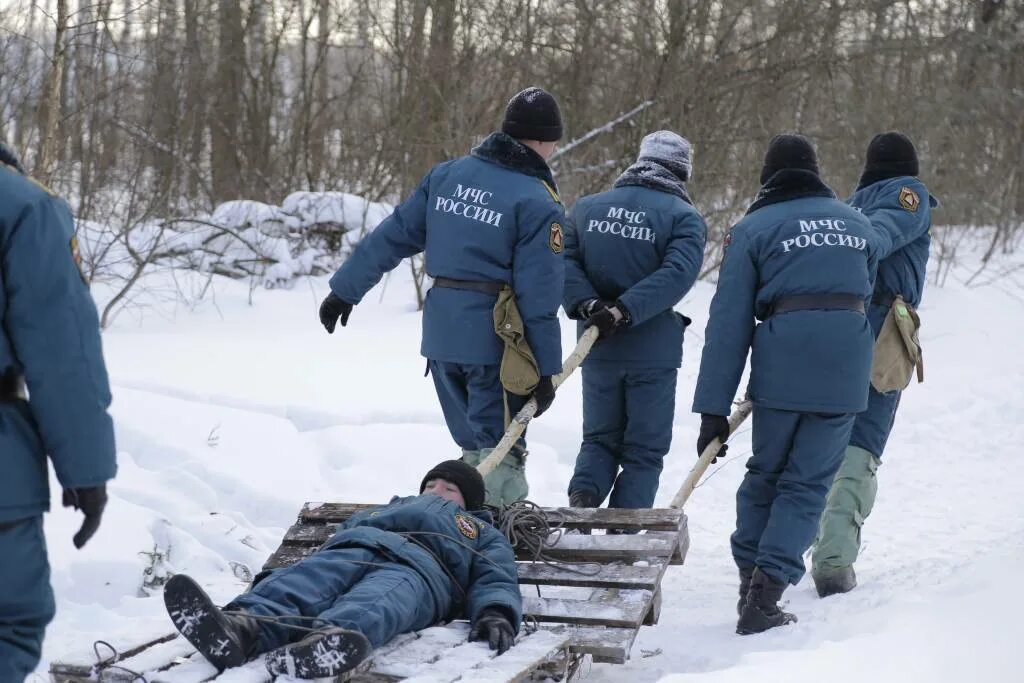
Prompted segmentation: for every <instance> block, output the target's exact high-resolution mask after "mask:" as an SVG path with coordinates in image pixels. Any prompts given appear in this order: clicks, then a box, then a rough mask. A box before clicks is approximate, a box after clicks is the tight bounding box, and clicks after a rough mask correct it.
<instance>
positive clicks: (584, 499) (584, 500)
mask: <svg viewBox="0 0 1024 683" xmlns="http://www.w3.org/2000/svg"><path fill="white" fill-rule="evenodd" d="M569 507H571V508H599V507H601V499H600V498H598V497H597V494H596V493H591V492H590V491H573V492H572V493H570V494H569ZM576 533H578V534H584V535H586V536H589V535H590V529H576Z"/></svg>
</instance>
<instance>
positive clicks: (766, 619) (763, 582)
mask: <svg viewBox="0 0 1024 683" xmlns="http://www.w3.org/2000/svg"><path fill="white" fill-rule="evenodd" d="M788 585H789V584H786V583H783V582H781V581H776V580H775V579H773V578H772V577H770V576H768V575H767V574H765V573H764V572H762V571H761V568H760V567H757V568H755V569H754V573H753V575H752V576H751V577H750V588H749V589H748V591H747V602H746V603H745V604H744V605H743V611H742V612H740V619H739V621H738V622H736V633H738V634H740V635H741V636H746V635H750V634H751V633H762V632H764V631H767V630H768V629H770V628H775V627H776V626H783V625H784V624H792V623H793V622H795V621H796V616H795V615H793V614H790V613H789V612H783V611H782V610H781V609H779V604H778V603H779V599H780V598H781V597H782V593H783V591H785V590H786V587H787V586H788Z"/></svg>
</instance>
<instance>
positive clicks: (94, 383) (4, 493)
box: [0, 163, 117, 561]
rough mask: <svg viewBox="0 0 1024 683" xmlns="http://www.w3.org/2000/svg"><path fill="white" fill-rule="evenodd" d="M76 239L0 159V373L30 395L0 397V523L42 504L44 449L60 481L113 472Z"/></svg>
mask: <svg viewBox="0 0 1024 683" xmlns="http://www.w3.org/2000/svg"><path fill="white" fill-rule="evenodd" d="M73 239H74V223H73V221H72V219H71V214H70V212H69V211H68V207H67V206H66V205H65V204H64V202H63V201H61V200H60V199H58V198H56V197H54V196H52V195H51V194H50V193H49V192H48V191H47V190H45V189H44V188H42V187H41V186H39V185H37V184H36V183H34V182H33V181H32V180H30V179H29V178H27V177H25V176H24V175H22V174H21V173H19V172H18V171H17V170H16V169H15V168H14V166H13V165H6V164H2V163H0V323H2V324H0V377H2V376H4V375H5V374H6V375H7V376H8V377H13V376H18V375H23V376H24V379H25V384H26V385H27V388H28V396H29V400H28V401H25V400H21V399H13V400H11V398H10V397H8V398H7V399H6V400H5V399H3V398H0V522H5V521H11V520H15V519H21V518H24V517H30V516H34V515H37V514H40V513H42V512H44V511H45V510H46V509H47V508H48V507H49V487H48V478H47V465H46V458H47V456H49V458H50V460H52V461H53V465H54V468H55V469H56V471H57V479H58V480H59V481H60V483H61V485H62V486H63V487H65V488H84V487H91V486H98V485H100V484H103V483H104V482H106V481H107V480H108V479H111V478H112V477H113V476H114V474H115V472H116V470H117V467H116V461H115V449H114V428H113V424H112V422H111V419H110V416H109V415H108V414H107V407H108V406H109V405H110V386H109V384H108V382H107V371H106V368H105V366H104V364H103V353H102V350H101V348H100V333H99V321H98V319H97V315H96V307H95V305H94V304H93V301H92V298H91V297H90V296H89V290H88V287H87V286H86V284H85V282H84V281H83V278H82V274H81V272H80V271H79V269H78V265H77V263H76V258H77V246H76V245H75V243H74V242H73ZM0 561H2V560H0Z"/></svg>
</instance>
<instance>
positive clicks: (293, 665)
mask: <svg viewBox="0 0 1024 683" xmlns="http://www.w3.org/2000/svg"><path fill="white" fill-rule="evenodd" d="M372 652H373V647H372V646H371V645H370V641H369V640H367V639H366V636H364V635H363V634H362V633H359V632H358V631H349V630H346V629H341V628H333V629H328V630H325V631H322V632H318V633H314V634H312V635H309V636H307V637H306V638H304V639H303V640H300V641H299V642H297V643H292V644H291V645H285V646H284V647H279V648H278V649H276V650H274V651H273V652H268V653H267V654H266V656H265V658H264V662H265V663H266V666H267V671H268V672H269V673H270V674H272V675H275V676H278V675H288V676H291V677H293V678H302V679H310V678H328V677H331V676H337V675H339V674H343V673H345V672H347V671H352V670H353V669H356V668H358V667H359V666H360V665H361V664H363V663H364V662H365V661H366V660H367V658H368V657H369V656H370V653H372Z"/></svg>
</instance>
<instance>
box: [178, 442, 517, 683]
mask: <svg viewBox="0 0 1024 683" xmlns="http://www.w3.org/2000/svg"><path fill="white" fill-rule="evenodd" d="M483 503H484V482H483V478H482V477H481V476H480V474H479V473H478V472H477V471H476V469H474V468H473V467H470V466H469V465H467V464H465V463H464V462H461V461H458V460H447V461H445V462H442V463H440V464H438V465H437V466H436V467H434V468H433V469H431V470H430V471H429V472H427V474H426V476H425V477H424V478H423V483H422V484H421V485H420V495H418V496H408V497H405V498H399V497H397V496H396V497H395V498H393V499H392V500H391V502H390V503H388V504H387V505H384V506H381V507H376V508H370V509H367V510H364V511H362V512H360V513H358V514H356V515H354V516H353V517H351V518H350V519H349V520H348V521H346V522H345V523H343V524H342V525H341V526H340V527H339V528H338V531H337V532H336V533H335V534H334V536H332V537H331V539H330V540H329V541H327V543H325V544H324V545H323V546H321V548H320V549H319V550H318V551H317V552H316V553H314V554H313V555H310V556H309V557H307V558H305V559H302V560H300V561H299V562H297V563H296V564H294V565H292V566H290V567H285V568H282V569H275V570H271V571H269V572H266V573H263V574H260V575H259V576H257V577H256V580H255V582H254V583H253V586H252V587H251V588H250V590H249V591H248V592H246V593H243V594H242V595H240V596H238V597H237V598H235V599H234V600H233V601H231V602H230V603H229V604H228V605H227V606H225V607H224V608H223V609H221V608H218V607H217V606H216V605H215V604H214V603H213V601H212V600H211V599H210V598H209V596H208V595H206V593H205V592H204V591H203V589H202V588H200V587H199V585H198V584H197V583H196V582H195V581H194V580H192V579H191V578H189V577H188V576H185V575H184V574H178V575H176V576H174V577H172V578H171V580H170V581H168V582H167V586H166V588H165V589H164V602H165V604H166V605H167V612H168V614H169V615H170V616H171V620H172V621H173V622H174V625H175V627H176V628H177V629H178V631H180V632H181V634H182V635H183V636H184V637H185V638H186V639H188V641H189V642H190V643H192V645H194V646H195V648H196V649H197V650H198V651H199V652H200V653H201V654H202V655H203V656H204V657H205V658H206V659H207V660H209V661H210V663H212V664H213V665H214V666H216V667H217V669H218V670H224V669H226V668H229V667H233V666H239V665H241V664H243V663H244V662H246V661H248V660H250V659H252V658H254V657H256V656H257V655H259V654H261V653H266V656H265V662H266V665H267V670H268V671H269V672H270V673H271V674H274V675H277V674H288V675H290V676H295V677H298V678H321V677H328V676H337V675H338V674H340V673H343V672H346V671H351V670H352V669H354V668H356V667H358V666H359V664H361V663H362V662H363V661H365V660H366V659H367V657H368V656H369V655H370V653H371V652H372V650H373V649H374V648H377V647H380V646H381V645H384V644H385V643H387V642H388V641H389V640H391V639H392V638H393V637H394V636H396V635H399V634H401V633H407V632H410V631H417V630H420V629H423V628H427V627H428V626H431V625H433V624H436V623H438V622H441V621H449V620H451V619H455V618H458V617H460V616H465V617H468V618H469V621H470V624H471V637H470V639H471V640H483V639H486V640H487V641H488V642H489V644H490V647H491V649H493V650H497V651H498V653H499V654H501V653H504V652H505V651H506V650H507V649H508V648H509V647H511V646H512V645H513V643H514V639H515V635H516V633H517V632H518V629H519V623H520V621H521V619H522V596H521V594H520V592H519V582H518V574H517V572H516V562H515V555H514V553H513V550H512V546H511V545H509V542H508V541H507V540H506V539H505V536H504V535H502V534H501V532H499V531H498V530H497V529H495V528H494V527H493V526H491V523H490V522H491V518H490V514H489V513H487V512H486V511H480V508H482V507H483ZM467 510H472V511H473V512H472V513H471V514H470V513H468V512H466V511H467ZM296 641H297V642H296Z"/></svg>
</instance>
